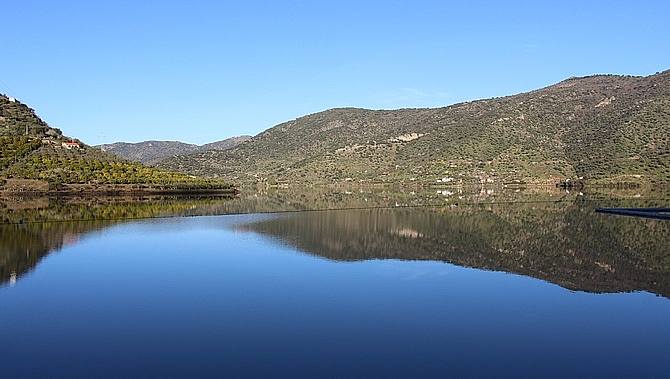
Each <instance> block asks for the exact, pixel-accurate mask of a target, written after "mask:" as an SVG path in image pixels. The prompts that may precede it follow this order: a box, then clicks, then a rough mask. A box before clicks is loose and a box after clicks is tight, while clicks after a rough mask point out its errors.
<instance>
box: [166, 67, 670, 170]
mask: <svg viewBox="0 0 670 379" xmlns="http://www.w3.org/2000/svg"><path fill="white" fill-rule="evenodd" d="M669 136H670V71H665V72H662V73H659V74H656V75H652V76H648V77H633V76H615V75H596V76H589V77H582V78H571V79H568V80H565V81H562V82H560V83H558V84H555V85H552V86H549V87H546V88H543V89H540V90H536V91H532V92H528V93H523V94H519V95H514V96H508V97H502V98H494V99H487V100H478V101H473V102H467V103H461V104H456V105H452V106H449V107H445V108H435V109H400V110H365V109H355V108H341V109H331V110H327V111H324V112H320V113H316V114H312V115H308V116H305V117H301V118H298V119H296V120H293V121H289V122H286V123H283V124H279V125H277V126H275V127H273V128H270V129H268V130H266V131H265V132H263V133H261V134H259V135H257V136H255V137H254V138H252V139H251V140H250V141H248V142H247V143H245V144H243V145H240V146H238V147H236V148H234V149H230V150H227V151H209V152H204V153H198V154H191V155H186V156H178V157H174V158H170V159H166V160H164V161H162V162H160V164H159V165H160V166H161V167H166V168H170V169H174V170H178V171H183V172H188V173H193V174H198V175H209V176H220V177H224V178H228V179H234V180H239V181H243V182H257V181H261V182H263V181H266V182H308V183H332V182H337V181H348V180H353V181H363V182H378V181H382V182H403V181H406V182H407V181H412V182H414V181H417V182H431V183H434V182H436V181H437V180H440V181H441V182H449V183H458V182H466V183H472V182H482V181H484V182H506V181H513V180H520V181H532V182H543V181H548V182H553V181H556V180H559V179H563V178H580V177H583V178H584V179H585V180H587V181H619V182H620V181H646V182H667V181H668V180H669V178H670V144H669V138H670V137H669Z"/></svg>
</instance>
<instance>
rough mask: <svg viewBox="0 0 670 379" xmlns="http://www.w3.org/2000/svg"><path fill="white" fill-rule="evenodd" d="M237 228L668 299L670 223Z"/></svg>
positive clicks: (385, 216) (544, 209)
mask: <svg viewBox="0 0 670 379" xmlns="http://www.w3.org/2000/svg"><path fill="white" fill-rule="evenodd" d="M239 228H240V229H242V230H247V231H253V232H256V233H262V234H266V235H270V236H273V237H278V238H280V239H281V240H283V241H285V242H286V243H288V244H290V245H293V246H295V247H297V248H299V249H301V250H304V251H306V252H309V253H311V254H314V255H318V256H322V257H326V258H329V259H334V260H347V261H350V260H364V259H388V258H391V259H402V260H437V261H445V262H450V263H454V264H457V265H461V266H469V267H476V268H483V269H490V270H501V271H507V272H513V273H519V274H523V275H527V276H532V277H536V278H541V279H544V280H547V281H550V282H553V283H556V284H559V285H561V286H563V287H566V288H569V289H575V290H584V291H590V292H621V291H632V290H648V291H651V292H654V293H658V294H662V295H664V296H670V259H669V257H668V254H667V253H668V243H669V242H670V237H669V236H670V223H667V222H662V221H653V220H641V219H631V218H613V217H606V216H603V215H597V214H594V213H593V209H592V208H587V207H582V206H580V205H578V204H569V203H560V204H527V205H520V204H517V205H488V206H473V207H462V208H453V209H443V210H429V209H396V210H384V209H377V210H356V211H333V212H307V213H299V214H291V215H283V216H279V217H276V218H273V219H270V220H264V221H260V222H257V223H250V224H246V225H241V226H239Z"/></svg>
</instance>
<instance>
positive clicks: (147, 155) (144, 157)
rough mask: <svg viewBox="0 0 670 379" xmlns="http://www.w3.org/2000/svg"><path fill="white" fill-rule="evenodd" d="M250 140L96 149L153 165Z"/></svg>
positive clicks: (123, 144) (124, 144)
mask: <svg viewBox="0 0 670 379" xmlns="http://www.w3.org/2000/svg"><path fill="white" fill-rule="evenodd" d="M250 138H251V137H250V136H239V137H231V138H227V139H224V140H222V141H216V142H211V143H208V144H205V145H194V144H190V143H184V142H179V141H143V142H137V143H128V142H115V143H110V144H105V145H99V146H97V147H99V148H100V149H101V150H103V151H106V152H109V153H111V154H114V155H116V156H117V157H120V158H123V159H128V160H131V161H137V162H142V163H144V164H155V163H157V162H159V161H160V160H162V159H165V158H169V157H172V156H175V155H187V154H193V153H199V152H205V151H210V150H221V151H223V150H228V149H231V148H233V147H235V146H237V145H239V144H241V143H242V142H244V141H247V140H249V139H250Z"/></svg>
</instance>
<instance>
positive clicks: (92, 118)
mask: <svg viewBox="0 0 670 379" xmlns="http://www.w3.org/2000/svg"><path fill="white" fill-rule="evenodd" d="M490 3H493V2H485V1H481V2H479V1H467V2H466V1H464V2H460V4H450V3H448V2H446V1H390V0H389V1H367V2H366V1H337V2H336V1H285V2H280V1H276V2H270V1H261V2H254V1H239V2H223V1H212V2H206V1H190V2H187V1H180V2H170V1H142V2H140V1H110V2H97V1H69V2H68V1H58V2H54V1H44V2H36V1H25V0H22V1H6V2H3V5H2V7H1V9H2V12H1V15H0V19H2V23H1V25H2V32H3V34H4V36H3V38H2V44H1V45H0V46H1V48H0V51H1V52H2V54H1V55H0V92H3V93H6V94H9V95H11V96H14V97H17V98H18V99H20V100H21V101H23V102H25V103H27V104H29V105H30V106H32V107H33V108H35V109H36V110H37V112H38V114H39V115H40V116H41V117H42V118H44V119H45V121H47V122H48V123H50V124H51V125H52V126H54V127H59V128H61V129H63V131H64V132H65V133H66V134H68V135H72V136H75V137H79V138H80V139H82V140H83V141H85V142H87V143H91V144H98V143H107V142H114V141H131V142H135V141H141V140H146V139H161V140H182V141H186V142H193V143H205V142H209V141H213V140H218V139H222V138H225V137H228V136H232V135H238V134H256V133H258V132H260V131H262V130H264V129H266V128H268V127H270V126H273V125H275V124H277V123H279V122H283V121H286V120H290V119H293V118H296V117H299V116H302V115H305V114H309V113H314V112H318V111H321V110H324V109H327V108H332V107H343V106H354V107H364V108H374V109H378V108H386V109H389V108H402V107H434V106H443V105H448V104H452V103H455V102H460V101H464V100H471V99H477V98H486V97H493V96H503V95H508V94H513V93H518V92H523V91H527V90H530V89H535V88H538V87H543V86H546V85H548V84H551V83H554V82H557V81H560V80H562V79H564V78H567V77H570V76H575V75H588V74H593V73H617V74H631V75H648V74H653V73H655V72H657V71H662V70H666V69H669V68H670V22H668V15H670V1H667V0H659V1H546V2H545V1H527V2H514V1H506V2H504V3H503V2H500V4H490Z"/></svg>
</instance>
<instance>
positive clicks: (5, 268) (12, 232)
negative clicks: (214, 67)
mask: <svg viewBox="0 0 670 379" xmlns="http://www.w3.org/2000/svg"><path fill="white" fill-rule="evenodd" d="M111 224H112V222H109V221H87V222H60V223H48V224H45V223H33V224H21V225H3V226H0V283H4V282H7V281H10V282H11V281H15V280H16V279H17V278H19V277H21V276H22V275H24V274H25V273H27V272H28V271H30V270H31V269H32V268H33V267H35V266H36V265H37V263H39V261H40V260H41V259H42V258H44V257H45V256H46V255H48V254H49V253H51V252H53V251H58V250H60V249H61V248H62V247H63V246H64V245H67V244H70V243H75V242H76V241H78V239H79V236H80V235H81V234H82V233H90V232H92V231H95V230H100V229H103V228H105V227H107V226H109V225H111Z"/></svg>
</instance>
